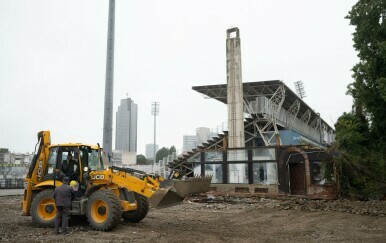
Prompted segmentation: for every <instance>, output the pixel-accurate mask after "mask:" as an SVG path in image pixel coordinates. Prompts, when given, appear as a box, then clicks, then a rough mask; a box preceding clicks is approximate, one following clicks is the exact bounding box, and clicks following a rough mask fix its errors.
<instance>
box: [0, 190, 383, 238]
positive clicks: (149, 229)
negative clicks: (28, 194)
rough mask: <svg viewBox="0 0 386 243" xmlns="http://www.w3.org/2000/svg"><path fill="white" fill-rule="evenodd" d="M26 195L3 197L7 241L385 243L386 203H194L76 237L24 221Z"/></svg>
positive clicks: (77, 231) (83, 227) (83, 225)
mask: <svg viewBox="0 0 386 243" xmlns="http://www.w3.org/2000/svg"><path fill="white" fill-rule="evenodd" d="M20 200H21V196H4V197H0V213H1V216H0V241H2V242H3V241H4V242H55V241H57V242H72V243H76V242H263V241H264V242H385V241H386V201H368V202H358V201H348V200H336V201H317V200H305V199H299V198H281V199H267V198H239V197H226V198H224V197H216V198H211V199H205V198H204V199H203V198H189V199H188V200H185V202H184V203H183V204H181V205H178V206H174V207H169V208H165V209H151V210H150V212H149V214H148V216H147V217H146V218H145V219H144V220H143V221H142V222H140V223H137V224H133V223H125V222H123V221H122V223H121V224H120V225H119V226H118V227H117V228H116V229H115V230H114V231H112V232H97V231H93V230H91V229H90V227H89V226H88V225H87V221H85V220H84V219H82V218H77V219H76V222H74V220H72V222H71V225H70V226H71V229H72V232H71V233H70V234H68V235H54V234H52V229H50V228H39V227H36V226H35V225H33V224H32V220H31V217H25V216H21V211H20Z"/></svg>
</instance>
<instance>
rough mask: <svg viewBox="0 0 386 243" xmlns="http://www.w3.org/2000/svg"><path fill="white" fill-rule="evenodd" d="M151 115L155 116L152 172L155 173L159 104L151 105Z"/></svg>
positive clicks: (153, 103)
mask: <svg viewBox="0 0 386 243" xmlns="http://www.w3.org/2000/svg"><path fill="white" fill-rule="evenodd" d="M151 114H152V115H153V116H154V144H153V151H154V152H153V164H152V172H153V173H154V165H155V160H156V117H157V116H158V115H159V102H156V101H154V102H152V103H151Z"/></svg>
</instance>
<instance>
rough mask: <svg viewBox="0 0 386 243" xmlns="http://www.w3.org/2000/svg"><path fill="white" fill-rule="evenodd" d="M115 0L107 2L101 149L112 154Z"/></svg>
mask: <svg viewBox="0 0 386 243" xmlns="http://www.w3.org/2000/svg"><path fill="white" fill-rule="evenodd" d="M114 22H115V0H110V3H109V23H108V29H107V58H106V83H105V109H104V119H103V149H104V151H105V152H106V153H107V154H108V155H110V156H111V155H112V154H111V151H112V146H113V144H112V143H113V91H114V26H115V23H114Z"/></svg>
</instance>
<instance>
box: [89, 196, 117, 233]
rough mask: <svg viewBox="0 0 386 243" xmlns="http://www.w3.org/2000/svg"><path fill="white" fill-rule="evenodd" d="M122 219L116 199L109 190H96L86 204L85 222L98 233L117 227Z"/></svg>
mask: <svg viewBox="0 0 386 243" xmlns="http://www.w3.org/2000/svg"><path fill="white" fill-rule="evenodd" d="M121 217H122V207H121V203H120V201H119V199H118V197H117V196H116V195H115V194H114V193H113V192H112V191H110V190H107V189H106V190H98V191H96V192H94V193H92V194H91V196H90V197H89V199H88V202H87V220H88V222H89V223H90V225H91V227H93V228H94V229H95V230H98V231H110V230H112V229H114V228H115V227H117V225H118V224H119V222H120V221H121Z"/></svg>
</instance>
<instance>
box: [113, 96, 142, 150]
mask: <svg viewBox="0 0 386 243" xmlns="http://www.w3.org/2000/svg"><path fill="white" fill-rule="evenodd" d="M137 110H138V106H137V104H135V103H134V101H133V100H132V99H130V98H126V99H122V100H121V104H120V106H119V107H118V111H117V113H116V115H117V119H116V129H115V150H119V151H122V152H137Z"/></svg>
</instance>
